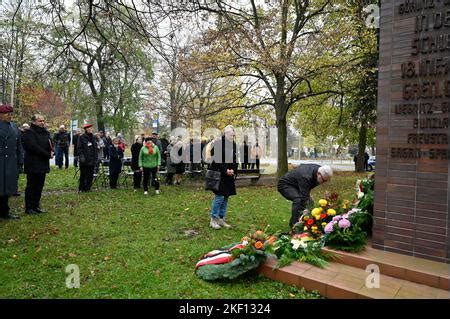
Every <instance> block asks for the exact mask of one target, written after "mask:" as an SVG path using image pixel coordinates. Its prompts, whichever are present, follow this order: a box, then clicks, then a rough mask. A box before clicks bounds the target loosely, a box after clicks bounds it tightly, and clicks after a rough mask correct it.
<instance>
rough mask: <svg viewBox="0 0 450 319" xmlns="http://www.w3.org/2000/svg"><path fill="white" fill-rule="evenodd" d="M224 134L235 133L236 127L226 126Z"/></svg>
mask: <svg viewBox="0 0 450 319" xmlns="http://www.w3.org/2000/svg"><path fill="white" fill-rule="evenodd" d="M223 132H224V133H228V132H233V133H234V127H233V125H227V126H225V128H224V129H223Z"/></svg>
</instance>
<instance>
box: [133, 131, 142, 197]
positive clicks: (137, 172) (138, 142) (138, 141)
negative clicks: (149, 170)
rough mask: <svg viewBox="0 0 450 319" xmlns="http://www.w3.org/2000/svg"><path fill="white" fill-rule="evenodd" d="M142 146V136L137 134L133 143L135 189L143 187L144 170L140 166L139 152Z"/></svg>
mask: <svg viewBox="0 0 450 319" xmlns="http://www.w3.org/2000/svg"><path fill="white" fill-rule="evenodd" d="M141 148H142V136H139V135H138V136H136V138H135V140H134V143H133V145H131V169H132V170H133V185H134V191H137V190H138V189H139V188H141V184H142V171H141V168H140V167H139V152H140V151H141Z"/></svg>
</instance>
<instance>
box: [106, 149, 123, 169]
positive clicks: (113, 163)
mask: <svg viewBox="0 0 450 319" xmlns="http://www.w3.org/2000/svg"><path fill="white" fill-rule="evenodd" d="M108 152H109V172H110V173H120V172H121V171H122V159H123V151H122V149H121V148H120V147H118V148H115V147H114V145H110V146H109V148H108Z"/></svg>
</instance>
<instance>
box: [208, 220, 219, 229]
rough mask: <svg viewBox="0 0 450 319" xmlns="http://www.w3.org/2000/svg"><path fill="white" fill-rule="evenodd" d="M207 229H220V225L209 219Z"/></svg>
mask: <svg viewBox="0 0 450 319" xmlns="http://www.w3.org/2000/svg"><path fill="white" fill-rule="evenodd" d="M209 227H212V228H214V229H220V225H219V224H218V223H217V219H215V218H211V221H210V222H209Z"/></svg>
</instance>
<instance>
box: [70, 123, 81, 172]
mask: <svg viewBox="0 0 450 319" xmlns="http://www.w3.org/2000/svg"><path fill="white" fill-rule="evenodd" d="M80 135H81V130H80V129H77V132H76V133H75V135H74V136H73V141H72V144H73V167H78V138H79V137H80Z"/></svg>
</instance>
